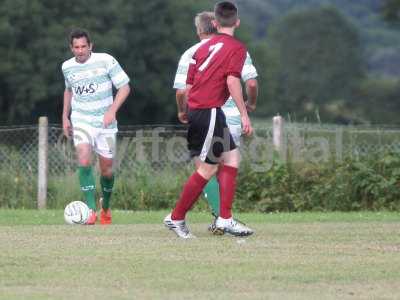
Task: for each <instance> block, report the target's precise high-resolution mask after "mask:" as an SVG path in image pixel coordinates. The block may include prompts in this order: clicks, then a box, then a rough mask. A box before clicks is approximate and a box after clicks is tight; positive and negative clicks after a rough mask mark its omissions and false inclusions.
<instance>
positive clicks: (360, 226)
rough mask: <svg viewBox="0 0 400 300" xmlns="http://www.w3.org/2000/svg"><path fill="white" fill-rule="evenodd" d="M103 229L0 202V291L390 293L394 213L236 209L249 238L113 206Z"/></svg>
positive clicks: (395, 249)
mask: <svg viewBox="0 0 400 300" xmlns="http://www.w3.org/2000/svg"><path fill="white" fill-rule="evenodd" d="M113 213H114V223H115V224H113V225H112V226H109V227H102V226H100V225H96V226H68V225H64V224H63V219H62V211H51V210H47V211H35V210H31V211H30V210H0V299H7V300H13V299H41V300H42V299H399V298H400V215H399V214H398V213H388V212H381V213H370V212H368V213H367V212H362V213H301V214H300V213H299V214H240V215H238V216H239V217H240V218H241V219H243V221H245V222H247V223H248V224H249V225H251V227H253V228H254V229H255V230H256V233H255V234H254V235H253V236H251V237H249V238H234V237H231V236H222V237H221V236H212V235H210V234H209V233H208V232H207V224H208V222H209V221H210V217H209V215H208V214H207V213H190V214H189V218H188V219H189V226H190V227H191V229H192V231H193V233H194V234H195V235H196V236H197V237H198V238H197V239H193V240H180V239H178V238H176V237H175V235H174V234H173V233H172V232H169V231H167V230H166V229H165V228H164V227H163V225H162V223H161V221H162V219H163V217H164V216H165V214H166V213H167V212H165V211H161V212H123V211H114V212H113Z"/></svg>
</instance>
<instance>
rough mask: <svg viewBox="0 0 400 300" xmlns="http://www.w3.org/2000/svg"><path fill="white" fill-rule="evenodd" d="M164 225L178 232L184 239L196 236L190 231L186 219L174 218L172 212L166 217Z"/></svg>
mask: <svg viewBox="0 0 400 300" xmlns="http://www.w3.org/2000/svg"><path fill="white" fill-rule="evenodd" d="M164 225H165V227H167V228H168V229H169V230H172V231H173V232H175V233H176V235H177V236H179V237H180V238H183V239H191V238H195V236H194V235H193V234H192V233H191V232H190V230H189V228H188V227H187V226H186V222H185V220H172V219H171V214H169V215H167V216H166V217H165V218H164Z"/></svg>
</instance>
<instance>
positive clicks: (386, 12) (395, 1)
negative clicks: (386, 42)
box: [382, 0, 400, 23]
mask: <svg viewBox="0 0 400 300" xmlns="http://www.w3.org/2000/svg"><path fill="white" fill-rule="evenodd" d="M382 13H383V17H384V18H385V20H387V21H388V22H391V23H399V21H400V0H384V1H383V5H382Z"/></svg>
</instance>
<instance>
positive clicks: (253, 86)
mask: <svg viewBox="0 0 400 300" xmlns="http://www.w3.org/2000/svg"><path fill="white" fill-rule="evenodd" d="M246 86H247V88H248V89H252V90H255V89H257V88H258V82H257V79H249V80H247V81H246Z"/></svg>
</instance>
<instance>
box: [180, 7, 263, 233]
mask: <svg viewBox="0 0 400 300" xmlns="http://www.w3.org/2000/svg"><path fill="white" fill-rule="evenodd" d="M213 20H214V13H213V12H201V13H199V14H197V16H196V17H195V26H196V30H197V35H198V37H199V39H200V42H199V43H197V44H195V45H193V46H192V47H190V48H189V49H187V50H186V51H185V52H184V53H183V54H182V56H181V58H180V60H179V63H178V69H177V71H176V75H175V80H174V86H173V87H174V89H176V103H177V108H178V119H179V120H180V121H181V122H182V123H187V121H188V120H187V115H186V77H187V74H188V70H189V65H190V61H191V59H192V57H193V55H194V53H195V52H196V51H197V49H198V48H199V47H200V46H201V45H202V44H203V43H205V42H207V41H208V40H209V39H210V38H211V37H212V35H213V34H215V33H216V29H215V27H214V26H213V24H212V21H213ZM241 76H242V80H243V81H244V82H245V86H246V94H247V101H246V103H245V104H246V107H247V110H248V111H249V112H252V111H254V110H255V108H256V102H257V95H258V83H257V79H256V78H257V76H258V75H257V70H256V68H255V67H254V66H253V63H252V60H251V57H250V55H249V53H247V57H246V61H245V63H244V66H243V69H242V74H241ZM222 110H223V111H224V113H225V116H226V123H227V125H228V127H229V131H230V133H231V135H232V137H233V139H234V141H235V143H236V145H238V146H239V145H240V139H241V135H242V126H241V118H240V113H239V109H238V108H237V107H236V104H235V102H234V101H233V99H232V97H229V99H228V100H227V101H226V103H225V105H224V106H222ZM204 194H205V196H206V199H207V202H208V204H209V206H210V207H211V210H212V214H213V215H214V216H215V217H217V216H219V207H220V198H219V186H218V182H217V180H216V178H215V177H213V178H211V180H210V181H209V182H208V184H207V185H206V187H205V188H204ZM214 228H215V226H214V224H212V225H211V226H210V227H209V229H210V230H211V231H213V230H214Z"/></svg>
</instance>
